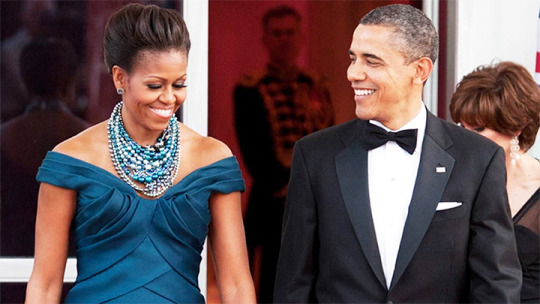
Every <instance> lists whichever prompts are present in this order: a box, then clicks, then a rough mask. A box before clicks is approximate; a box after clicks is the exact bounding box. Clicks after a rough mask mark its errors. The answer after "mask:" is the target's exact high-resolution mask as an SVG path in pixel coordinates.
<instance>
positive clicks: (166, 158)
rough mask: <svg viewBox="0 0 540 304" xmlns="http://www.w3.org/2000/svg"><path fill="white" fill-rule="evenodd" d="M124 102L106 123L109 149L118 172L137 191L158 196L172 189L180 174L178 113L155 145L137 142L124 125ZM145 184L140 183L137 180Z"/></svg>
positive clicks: (115, 108)
mask: <svg viewBox="0 0 540 304" xmlns="http://www.w3.org/2000/svg"><path fill="white" fill-rule="evenodd" d="M122 104H123V103H122V102H119V103H118V104H117V105H116V106H115V107H114V110H113V112H112V114H111V118H110V119H109V123H108V126H107V133H108V136H109V152H110V153H111V158H112V161H113V164H114V168H115V169H116V172H118V175H120V177H121V178H122V180H124V181H125V182H126V183H128V185H130V186H131V187H132V188H133V189H135V190H136V191H139V192H142V193H143V194H144V195H146V196H150V197H156V196H159V195H161V194H162V193H163V192H165V191H167V189H169V188H170V187H171V186H172V184H173V182H174V180H175V179H176V176H177V174H178V168H179V164H180V149H179V143H180V129H179V128H178V120H177V119H176V116H173V117H171V119H170V120H169V125H168V127H167V128H166V129H165V130H164V131H163V133H162V134H161V135H160V137H159V138H158V139H157V141H156V143H155V144H154V145H152V146H144V147H143V146H141V145H139V144H138V143H136V142H135V141H134V140H133V139H131V137H129V134H128V133H127V132H126V129H125V128H124V124H123V122H122V114H121V110H122ZM136 182H137V183H140V184H143V185H144V187H141V186H139V185H137V184H136Z"/></svg>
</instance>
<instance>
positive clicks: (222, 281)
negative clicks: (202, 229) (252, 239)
mask: <svg viewBox="0 0 540 304" xmlns="http://www.w3.org/2000/svg"><path fill="white" fill-rule="evenodd" d="M209 207H210V213H211V215H212V221H211V222H210V231H209V233H208V241H209V246H210V250H211V253H212V257H213V259H214V265H215V269H216V278H217V285H218V290H219V294H220V298H221V303H224V304H226V303H256V300H255V290H254V287H253V280H252V279H251V275H250V272H249V264H248V255H247V249H246V240H245V236H244V226H243V222H242V211H241V201H240V193H239V192H233V193H230V194H222V193H214V194H212V196H211V197H210V201H209Z"/></svg>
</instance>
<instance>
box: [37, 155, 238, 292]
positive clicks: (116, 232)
mask: <svg viewBox="0 0 540 304" xmlns="http://www.w3.org/2000/svg"><path fill="white" fill-rule="evenodd" d="M37 180H38V181H39V182H44V183H49V184H52V185H55V186H59V187H62V188H67V189H73V190H75V191H77V211H76V215H75V217H74V220H73V223H72V230H73V238H74V241H75V248H76V256H77V271H78V275H77V279H76V281H75V284H74V286H73V288H72V289H71V290H70V292H69V293H68V295H67V297H66V303H104V302H106V303H204V297H203V296H202V295H201V292H200V289H199V286H198V281H197V278H198V274H199V264H200V262H201V251H202V249H203V244H204V241H205V238H206V235H207V233H208V225H209V223H210V212H209V209H208V199H209V197H210V194H211V193H212V192H221V193H231V192H234V191H244V189H245V185H244V180H243V178H242V174H241V172H240V170H239V167H238V163H237V161H236V158H234V157H228V158H225V159H222V160H220V161H217V162H215V163H212V164H210V165H208V166H205V167H201V168H199V169H197V170H195V171H193V172H192V173H190V174H189V175H187V176H186V177H185V178H183V179H182V180H181V181H180V182H179V183H177V184H175V185H174V186H172V187H171V188H169V189H168V190H167V191H166V192H165V193H164V194H163V195H162V196H161V197H160V198H157V199H145V198H142V197H140V196H138V195H137V193H136V192H135V190H133V189H132V188H131V187H130V186H129V185H128V184H126V183H125V182H124V181H122V180H121V179H119V178H118V177H116V176H115V175H113V174H111V173H110V172H108V171H106V170H104V169H102V168H99V167H96V166H94V165H92V164H89V163H86V162H84V161H81V160H78V159H76V158H73V157H70V156H67V155H64V154H61V153H57V152H48V154H47V156H46V158H45V160H44V161H43V164H42V166H41V167H40V169H39V172H38V175H37Z"/></svg>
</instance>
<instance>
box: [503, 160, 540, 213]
mask: <svg viewBox="0 0 540 304" xmlns="http://www.w3.org/2000/svg"><path fill="white" fill-rule="evenodd" d="M520 156H521V157H520V158H519V159H518V160H516V163H515V165H514V164H512V161H511V159H508V158H510V157H507V160H506V172H507V173H506V175H507V184H506V188H507V191H508V202H509V204H510V209H511V211H512V216H514V215H515V214H516V213H517V212H518V211H519V210H520V209H521V207H523V205H524V204H525V203H526V202H527V201H528V200H529V198H530V197H531V196H532V195H533V194H534V193H535V192H536V190H538V188H539V187H540V162H538V160H537V159H535V158H533V157H532V156H530V155H529V154H527V153H522V154H520Z"/></svg>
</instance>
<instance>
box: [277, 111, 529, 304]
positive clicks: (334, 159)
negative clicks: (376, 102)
mask: <svg viewBox="0 0 540 304" xmlns="http://www.w3.org/2000/svg"><path fill="white" fill-rule="evenodd" d="M365 125H366V121H363V120H359V119H354V120H352V121H349V122H346V123H344V124H341V125H338V126H334V127H331V128H328V129H325V130H322V131H319V132H316V133H314V134H312V135H309V136H307V137H304V138H303V139H301V140H300V141H298V142H297V144H296V145H295V150H294V156H293V164H292V172H291V178H290V184H289V190H288V193H287V201H286V207H285V215H284V221H283V232H282V247H281V253H280V257H279V262H278V270H277V275H276V285H275V292H274V302H275V303H422V302H423V303H453V302H454V303H455V302H462V303H463V302H484V303H518V302H519V293H520V289H521V270H520V266H519V261H518V257H517V253H516V244H515V237H514V233H513V227H512V221H511V217H510V209H509V206H508V198H507V193H506V169H505V162H504V157H505V156H504V151H503V149H502V148H500V147H499V146H497V145H496V144H495V143H493V142H491V141H489V140H488V139H486V138H484V137H482V136H480V135H478V134H475V133H474V132H470V131H467V130H465V129H463V128H461V127H459V126H456V125H454V124H451V123H448V122H445V121H443V120H441V119H439V118H437V117H435V116H434V115H433V114H431V113H429V112H428V117H427V126H426V133H425V136H424V140H423V144H422V154H421V159H420V165H419V168H418V174H417V178H416V182H415V186H414V192H413V195H412V199H411V202H410V205H409V209H408V215H407V219H406V222H405V227H404V230H403V235H402V238H401V243H400V247H399V251H398V256H397V261H396V265H395V271H394V274H393V277H392V282H391V284H390V287H389V288H387V286H386V282H385V277H384V274H383V268H382V264H381V258H380V255H379V250H378V245H377V240H376V236H375V229H374V226H373V219H372V215H371V209H370V200H369V189H368V181H367V179H368V172H367V155H368V151H367V150H366V149H364V147H363V145H362V142H363V137H362V134H363V130H364V127H365ZM388 191H392V190H391V189H388ZM440 202H443V203H442V204H440V205H439V203H440ZM445 202H446V203H457V204H449V205H459V206H458V207H455V208H450V209H446V210H437V209H438V208H437V206H442V205H444V204H445Z"/></svg>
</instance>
